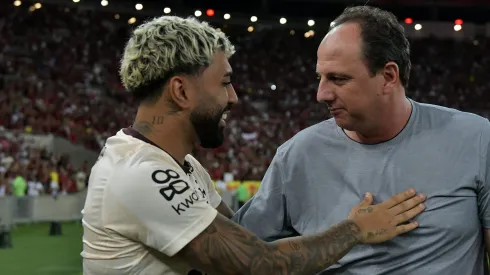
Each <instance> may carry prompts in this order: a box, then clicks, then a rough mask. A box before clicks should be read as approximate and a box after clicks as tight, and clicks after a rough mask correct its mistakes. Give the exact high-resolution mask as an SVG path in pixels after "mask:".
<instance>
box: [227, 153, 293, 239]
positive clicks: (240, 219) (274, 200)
mask: <svg viewBox="0 0 490 275" xmlns="http://www.w3.org/2000/svg"><path fill="white" fill-rule="evenodd" d="M281 162H282V155H281V154H279V153H277V154H276V155H275V156H274V159H273V160H272V163H271V165H270V166H269V168H268V169H267V172H266V173H265V176H264V178H263V180H262V182H261V184H260V187H259V190H258V191H257V193H256V194H255V196H253V197H252V198H251V199H250V200H248V201H247V203H245V205H244V206H242V208H240V209H239V210H238V211H237V212H236V213H235V215H234V216H233V217H232V220H233V221H235V222H236V223H238V224H240V225H241V226H243V227H245V228H246V229H248V230H249V231H251V232H253V233H255V234H256V235H257V236H258V237H259V238H261V239H262V240H264V241H274V240H278V239H282V238H285V237H290V236H294V235H295V234H296V233H295V231H294V230H293V229H292V226H291V222H290V219H289V214H288V209H287V206H286V205H287V204H286V196H285V194H284V192H283V191H284V188H283V186H284V185H283V173H282V166H281Z"/></svg>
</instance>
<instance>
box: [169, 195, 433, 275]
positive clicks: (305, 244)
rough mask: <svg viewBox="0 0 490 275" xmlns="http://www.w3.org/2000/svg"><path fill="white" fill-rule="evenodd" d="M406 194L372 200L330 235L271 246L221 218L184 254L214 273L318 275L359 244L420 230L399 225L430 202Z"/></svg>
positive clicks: (298, 238)
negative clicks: (421, 203) (388, 198)
mask: <svg viewBox="0 0 490 275" xmlns="http://www.w3.org/2000/svg"><path fill="white" fill-rule="evenodd" d="M414 195H415V193H414V192H413V191H412V192H404V193H401V194H399V195H397V196H396V197H394V198H391V199H390V200H388V201H386V202H384V203H381V204H379V205H376V206H369V205H370V204H371V203H372V197H371V196H369V197H367V198H366V199H365V200H364V201H363V202H362V203H361V204H360V205H358V206H356V207H355V208H354V209H353V210H352V211H351V215H349V219H347V220H345V221H343V222H341V223H339V224H337V225H335V226H334V227H332V228H330V229H328V230H327V231H325V232H322V233H319V234H316V235H310V236H301V237H294V238H287V239H283V240H279V241H275V242H271V243H266V242H263V241H261V240H260V239H259V238H258V237H257V236H255V235H254V234H252V233H250V232H248V231H247V230H246V229H244V228H243V227H241V226H239V225H237V224H235V223H233V222H231V221H230V220H228V219H227V218H225V217H224V216H222V215H220V214H218V216H217V217H216V219H215V220H214V221H213V222H212V223H211V225H210V226H209V227H208V228H207V229H206V230H204V231H203V232H202V233H201V234H200V235H199V236H197V237H196V238H195V239H194V240H192V241H191V242H190V243H189V244H188V245H187V246H185V247H184V248H183V249H182V250H181V251H180V252H179V253H178V254H177V256H178V257H183V258H184V259H186V260H187V262H188V263H189V264H190V265H191V266H193V267H195V268H198V269H200V270H202V271H204V272H207V273H213V274H216V275H218V274H243V275H245V274H247V275H248V274H254V275H255V274H284V275H286V274H288V275H295V274H297V275H308V274H316V273H318V272H321V271H322V270H324V269H326V268H327V267H329V266H330V265H332V264H334V263H336V262H337V261H338V260H339V259H340V258H342V257H343V256H344V255H345V254H346V253H347V252H349V251H350V250H351V249H352V248H353V247H354V246H355V245H356V244H358V243H378V242H383V241H386V240H389V239H391V238H393V237H395V236H397V235H399V234H402V233H405V232H408V231H410V230H413V229H414V228H416V226H417V224H416V223H409V224H405V225H400V226H397V225H398V224H401V223H404V222H406V221H408V220H409V219H411V218H413V217H414V216H416V215H417V214H418V213H420V212H421V211H422V210H423V208H421V207H415V206H417V205H419V204H420V202H422V201H423V200H424V199H423V198H420V197H418V196H417V197H413V196H414Z"/></svg>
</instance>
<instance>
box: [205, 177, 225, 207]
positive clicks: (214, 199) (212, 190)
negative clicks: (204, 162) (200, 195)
mask: <svg viewBox="0 0 490 275" xmlns="http://www.w3.org/2000/svg"><path fill="white" fill-rule="evenodd" d="M203 170H204V168H203ZM203 173H204V175H203V177H204V178H205V179H206V184H207V186H208V190H209V204H210V205H211V206H212V207H213V208H216V207H218V206H219V204H220V203H221V200H222V199H221V196H220V195H219V194H218V191H216V186H215V185H214V182H213V180H212V179H211V176H210V175H209V173H208V172H207V171H206V170H204V171H203Z"/></svg>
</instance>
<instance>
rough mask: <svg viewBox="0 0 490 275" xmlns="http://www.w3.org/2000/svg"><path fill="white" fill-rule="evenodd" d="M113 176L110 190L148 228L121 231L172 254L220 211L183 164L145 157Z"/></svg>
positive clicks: (127, 165)
mask: <svg viewBox="0 0 490 275" xmlns="http://www.w3.org/2000/svg"><path fill="white" fill-rule="evenodd" d="M117 171H121V172H120V173H115V175H114V176H113V177H112V179H111V185H110V190H109V192H110V194H111V195H113V196H114V198H115V199H116V200H118V202H119V204H120V205H122V206H123V208H124V209H121V211H127V212H128V215H131V216H132V217H135V219H136V220H137V221H139V222H140V223H141V225H142V228H144V229H145V230H146V232H143V233H137V234H135V232H119V233H120V234H123V235H124V234H127V235H126V236H137V238H139V239H138V241H139V242H141V243H143V244H145V245H147V246H149V247H151V248H154V249H156V250H158V251H160V252H162V253H163V254H165V255H167V256H169V257H171V256H173V255H175V254H176V253H177V252H179V251H180V250H181V249H182V248H183V247H184V246H186V245H187V244H188V243H189V242H190V241H192V240H193V239H194V238H195V237H196V236H198V235H199V234H200V233H201V232H202V231H204V230H205V229H206V228H207V227H208V226H209V225H210V224H211V222H212V221H213V220H214V219H215V217H216V215H217V211H216V209H214V208H213V207H211V205H209V204H208V203H207V202H206V201H207V199H206V198H205V197H204V196H203V195H202V192H201V191H200V190H199V189H198V188H197V186H195V185H194V184H193V183H192V182H191V180H190V178H189V176H188V175H187V174H186V173H185V172H184V171H183V170H182V168H181V167H180V166H178V165H177V164H176V163H173V162H170V161H168V162H162V161H152V160H149V161H145V162H142V163H141V164H137V165H135V164H132V165H130V164H122V165H121V166H120V167H118V170H117Z"/></svg>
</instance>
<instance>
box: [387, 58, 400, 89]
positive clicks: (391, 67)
mask: <svg viewBox="0 0 490 275" xmlns="http://www.w3.org/2000/svg"><path fill="white" fill-rule="evenodd" d="M383 78H384V87H385V88H386V89H385V90H386V92H389V91H391V90H392V88H394V87H396V85H398V84H400V83H399V82H400V70H399V68H398V65H397V64H396V63H395V62H393V61H390V62H388V63H386V65H385V67H384V68H383Z"/></svg>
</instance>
